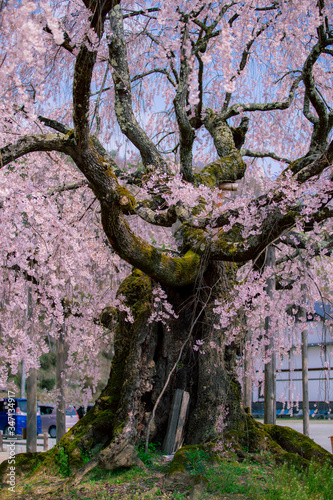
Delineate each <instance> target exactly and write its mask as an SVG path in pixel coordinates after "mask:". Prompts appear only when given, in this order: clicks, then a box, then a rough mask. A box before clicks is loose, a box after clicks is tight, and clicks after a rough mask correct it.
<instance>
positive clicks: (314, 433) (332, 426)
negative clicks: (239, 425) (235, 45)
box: [0, 419, 333, 463]
mask: <svg viewBox="0 0 333 500" xmlns="http://www.w3.org/2000/svg"><path fill="white" fill-rule="evenodd" d="M259 422H262V420H259ZM277 424H278V425H284V426H287V427H291V428H292V429H295V431H298V432H302V431H303V422H302V420H291V419H277ZM330 436H333V420H313V421H311V422H310V438H311V439H313V440H314V441H315V442H316V443H318V444H320V446H322V447H323V448H325V450H327V451H329V452H330V453H332V446H331V440H330ZM55 444H56V440H55V439H51V438H49V449H51V448H52V447H53V446H54V445H55ZM4 450H6V440H4ZM15 451H16V453H24V452H25V451H26V443H25V441H24V440H23V439H17V440H16V445H15ZM37 451H43V439H42V438H40V439H38V445H37ZM7 459H8V452H7V451H3V452H0V463H1V462H3V461H4V460H7Z"/></svg>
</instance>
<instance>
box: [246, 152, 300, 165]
mask: <svg viewBox="0 0 333 500" xmlns="http://www.w3.org/2000/svg"><path fill="white" fill-rule="evenodd" d="M240 152H241V155H242V156H249V157H250V158H273V160H276V161H283V162H285V163H291V160H288V158H283V157H281V156H278V155H277V154H275V153H271V152H267V153H266V152H263V151H251V150H250V149H241V150H240Z"/></svg>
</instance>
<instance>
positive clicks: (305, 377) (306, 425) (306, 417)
mask: <svg viewBox="0 0 333 500" xmlns="http://www.w3.org/2000/svg"><path fill="white" fill-rule="evenodd" d="M301 288H302V290H304V296H303V297H304V303H305V302H306V294H305V285H302V287H301ZM301 316H302V318H303V322H304V328H303V330H302V389H303V434H304V435H305V436H310V408H309V366H308V329H307V327H306V311H305V309H304V308H302V312H301Z"/></svg>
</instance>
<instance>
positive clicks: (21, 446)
mask: <svg viewBox="0 0 333 500" xmlns="http://www.w3.org/2000/svg"><path fill="white" fill-rule="evenodd" d="M13 441H15V453H16V454H18V453H25V452H26V450H27V445H26V440H25V439H16V438H14V439H13ZM9 442H10V440H9V439H8V440H7V438H5V439H4V440H3V449H4V451H3V452H0V463H1V462H3V461H4V460H7V459H8V457H9V452H8V451H7V446H8V443H9ZM55 444H56V440H55V439H52V438H50V437H49V440H48V449H49V450H50V449H51V448H53V446H54V445H55ZM37 451H44V446H43V437H42V436H39V437H38V438H37Z"/></svg>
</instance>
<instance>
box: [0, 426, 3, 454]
mask: <svg viewBox="0 0 333 500" xmlns="http://www.w3.org/2000/svg"><path fill="white" fill-rule="evenodd" d="M0 451H3V431H0Z"/></svg>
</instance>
